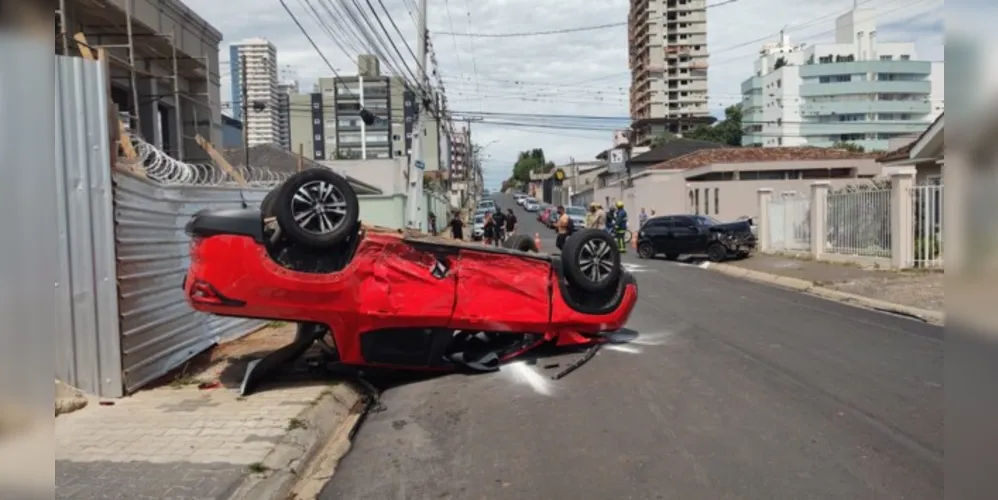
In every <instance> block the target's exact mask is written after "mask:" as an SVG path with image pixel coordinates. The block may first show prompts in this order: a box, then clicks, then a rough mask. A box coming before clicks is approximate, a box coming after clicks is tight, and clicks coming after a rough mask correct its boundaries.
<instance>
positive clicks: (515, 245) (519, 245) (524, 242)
mask: <svg viewBox="0 0 998 500" xmlns="http://www.w3.org/2000/svg"><path fill="white" fill-rule="evenodd" d="M502 246H503V247H505V248H508V249H510V250H519V251H521V252H537V251H538V249H537V245H535V244H534V239H533V238H531V237H530V235H529V234H514V235H513V236H510V237H509V239H508V240H506V241H504V242H502Z"/></svg>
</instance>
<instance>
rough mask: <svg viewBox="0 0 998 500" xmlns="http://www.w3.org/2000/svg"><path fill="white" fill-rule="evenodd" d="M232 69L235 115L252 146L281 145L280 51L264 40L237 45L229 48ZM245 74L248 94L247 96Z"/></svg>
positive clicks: (243, 42)
mask: <svg viewBox="0 0 998 500" xmlns="http://www.w3.org/2000/svg"><path fill="white" fill-rule="evenodd" d="M243 64H245V65H246V68H245V72H244V71H243V70H244V68H243ZM229 67H230V68H232V114H233V117H234V118H236V119H237V120H241V121H242V122H243V126H244V127H246V130H247V134H248V135H249V141H248V142H249V145H250V146H254V145H257V144H270V143H274V144H279V143H280V135H281V134H280V99H279V91H278V84H277V48H276V47H274V44H272V43H270V42H269V41H267V40H265V39H263V38H251V39H248V40H243V41H242V42H239V43H234V44H232V45H231V46H230V47H229ZM244 74H245V80H246V81H245V86H246V95H243V83H244V82H243V75H244ZM244 103H245V106H246V110H245V111H246V114H247V116H245V117H244V116H243V111H244V110H243V106H244Z"/></svg>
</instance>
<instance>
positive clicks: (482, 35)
mask: <svg viewBox="0 0 998 500" xmlns="http://www.w3.org/2000/svg"><path fill="white" fill-rule="evenodd" d="M737 1H738V0H724V1H722V2H717V3H714V4H711V5H707V6H706V7H704V8H705V9H710V8H713V7H720V6H722V5H727V4H730V3H735V2H737ZM665 18H666V16H660V17H658V18H656V19H655V21H658V20H661V19H665ZM628 24H629V21H624V22H619V23H606V24H595V25H590V26H579V27H575V28H562V29H555V30H547V31H521V32H519V33H452V32H440V31H438V32H437V34H440V35H453V36H461V37H468V38H520V37H525V36H544V35H563V34H566V33H580V32H583V31H596V30H602V29H607V28H619V27H621V26H627V25H628ZM451 29H453V28H451Z"/></svg>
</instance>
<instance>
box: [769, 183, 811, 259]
mask: <svg viewBox="0 0 998 500" xmlns="http://www.w3.org/2000/svg"><path fill="white" fill-rule="evenodd" d="M768 215H769V234H767V235H763V237H764V238H769V248H771V249H773V250H791V251H806V250H809V249H810V248H811V199H810V198H803V197H797V196H783V197H779V198H775V199H773V200H772V201H770V202H769V214H768Z"/></svg>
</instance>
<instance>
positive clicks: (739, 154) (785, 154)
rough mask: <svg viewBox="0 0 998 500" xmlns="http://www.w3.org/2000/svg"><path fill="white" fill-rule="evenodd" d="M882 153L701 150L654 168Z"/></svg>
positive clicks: (863, 156) (811, 149)
mask: <svg viewBox="0 0 998 500" xmlns="http://www.w3.org/2000/svg"><path fill="white" fill-rule="evenodd" d="M881 154H882V153H855V152H852V151H847V150H845V149H831V148H816V147H785V148H784V147H780V148H723V149H701V150H699V151H694V152H692V153H690V154H686V155H683V156H680V157H679V158H674V159H672V160H669V161H664V162H662V163H658V164H656V165H654V166H652V167H651V168H653V169H656V170H688V169H691V168H697V167H703V166H705V165H712V164H715V163H759V162H771V161H813V160H852V159H857V160H858V159H875V158H877V157H879V156H880V155H881Z"/></svg>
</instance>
